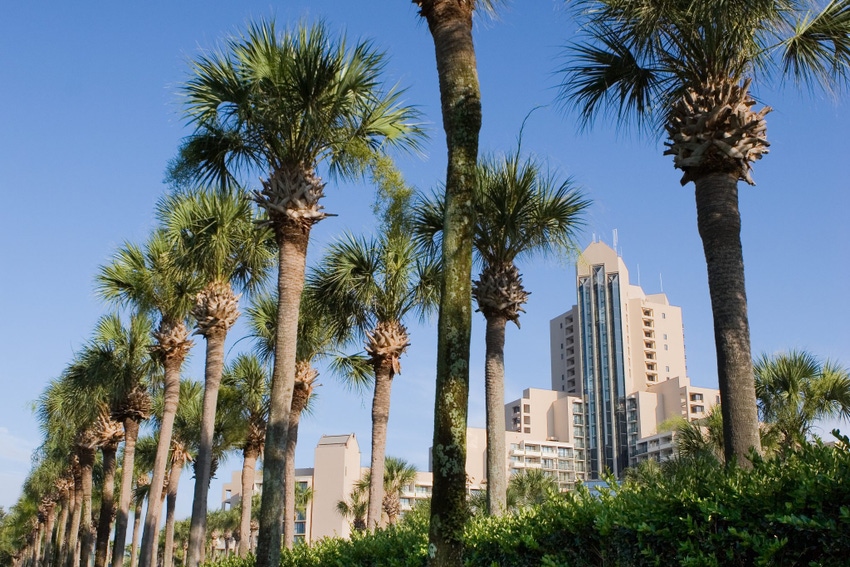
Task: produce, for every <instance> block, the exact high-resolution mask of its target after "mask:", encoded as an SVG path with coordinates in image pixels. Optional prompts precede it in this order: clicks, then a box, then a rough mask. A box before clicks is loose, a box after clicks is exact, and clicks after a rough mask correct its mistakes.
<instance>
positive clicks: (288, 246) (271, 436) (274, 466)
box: [143, 222, 310, 567]
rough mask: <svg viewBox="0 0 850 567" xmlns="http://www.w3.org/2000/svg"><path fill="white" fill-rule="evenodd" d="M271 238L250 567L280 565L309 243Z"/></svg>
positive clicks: (286, 236) (289, 227)
mask: <svg viewBox="0 0 850 567" xmlns="http://www.w3.org/2000/svg"><path fill="white" fill-rule="evenodd" d="M275 235H276V238H277V242H278V246H279V258H278V259H279V261H278V279H277V291H278V316H277V331H276V336H275V352H274V367H273V368H272V381H271V388H270V390H271V391H270V404H269V423H268V429H267V432H266V447H265V458H264V461H263V467H264V468H263V495H262V501H261V505H260V529H259V532H258V534H257V555H256V557H257V560H256V567H278V564H279V563H280V544H281V539H280V538H281V532H282V531H283V514H284V502H283V490H284V487H283V486H281V485H282V484H283V477H284V474H285V471H284V468H285V460H286V437H287V430H288V426H289V413H290V409H291V404H292V391H293V389H294V387H295V356H296V350H295V349H296V344H297V340H298V314H299V311H300V306H301V292H302V290H303V289H304V271H305V267H306V262H307V244H308V243H309V240H310V231H309V229H308V228H304V227H301V226H298V225H295V224H294V223H285V222H281V223H279V225H278V226H276V227H275ZM143 567H148V566H143Z"/></svg>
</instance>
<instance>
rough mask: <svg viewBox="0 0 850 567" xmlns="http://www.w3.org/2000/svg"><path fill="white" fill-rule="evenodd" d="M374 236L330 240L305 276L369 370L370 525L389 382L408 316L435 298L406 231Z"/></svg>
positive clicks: (314, 300) (428, 268)
mask: <svg viewBox="0 0 850 567" xmlns="http://www.w3.org/2000/svg"><path fill="white" fill-rule="evenodd" d="M386 228H387V232H385V233H384V234H382V235H380V236H378V237H376V238H371V239H367V238H357V237H354V236H351V235H348V236H347V237H345V238H344V239H343V240H340V241H339V242H336V243H334V244H333V245H331V247H330V248H329V250H328V252H327V254H326V255H325V256H324V258H323V259H322V260H321V261H320V262H319V265H318V267H317V268H315V269H314V270H313V271H312V272H311V273H310V275H309V277H308V283H307V295H308V297H309V298H311V304H312V305H314V306H315V309H316V310H317V311H318V312H323V313H324V314H325V318H326V320H327V325H328V327H329V328H330V329H331V330H332V332H333V334H334V336H335V337H337V339H338V340H340V341H341V342H345V341H349V340H351V338H352V337H358V338H361V337H362V338H365V340H366V354H367V355H368V360H369V364H370V366H371V367H372V372H373V373H374V384H375V390H374V396H373V398H372V457H371V467H370V470H371V471H372V476H371V479H372V482H371V486H370V487H369V513H368V520H367V522H368V528H369V529H370V530H371V529H374V528H375V527H377V526H378V525H379V524H380V523H381V506H382V503H383V496H384V495H383V491H384V487H383V477H384V475H383V469H384V460H385V454H386V444H387V423H388V421H389V413H390V394H391V390H392V380H393V377H394V376H395V375H396V374H399V373H400V372H401V364H400V362H399V358H400V357H401V355H402V354H403V353H404V352H405V351H406V350H407V347H408V346H410V342H409V336H408V333H407V328H406V327H405V326H404V323H403V321H404V319H405V317H406V316H407V315H408V314H409V313H411V312H414V311H419V312H420V313H423V312H425V311H427V310H429V309H430V308H431V307H433V306H434V305H435V303H436V289H437V286H436V281H437V278H436V274H437V271H436V268H435V266H434V265H433V264H429V263H423V262H420V260H419V258H418V256H417V253H416V252H417V250H416V246H415V244H414V242H413V239H412V238H411V236H410V234H409V232H407V231H404V230H393V227H391V226H390V227H386Z"/></svg>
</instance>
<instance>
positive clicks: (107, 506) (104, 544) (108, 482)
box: [94, 444, 118, 567]
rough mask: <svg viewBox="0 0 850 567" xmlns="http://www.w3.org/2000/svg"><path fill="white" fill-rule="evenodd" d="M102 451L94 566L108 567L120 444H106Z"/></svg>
mask: <svg viewBox="0 0 850 567" xmlns="http://www.w3.org/2000/svg"><path fill="white" fill-rule="evenodd" d="M100 452H101V454H102V455H103V490H102V492H101V498H100V517H99V518H98V521H97V541H96V544H95V551H94V567H106V558H107V554H108V552H109V533H110V532H111V531H112V512H113V508H114V507H115V453H117V452H118V445H117V444H109V445H106V446H104V447H101V448H100Z"/></svg>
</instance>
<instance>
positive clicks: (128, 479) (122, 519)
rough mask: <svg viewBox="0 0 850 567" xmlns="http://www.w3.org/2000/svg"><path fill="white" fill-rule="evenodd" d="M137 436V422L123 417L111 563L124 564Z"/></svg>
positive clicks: (116, 565) (117, 565)
mask: <svg viewBox="0 0 850 567" xmlns="http://www.w3.org/2000/svg"><path fill="white" fill-rule="evenodd" d="M138 437H139V422H138V421H136V420H135V419H133V418H132V417H127V418H124V459H123V461H122V462H121V494H120V495H119V498H118V512H117V515H116V517H115V540H114V543H113V544H112V565H113V566H114V567H121V566H122V565H123V564H124V547H125V545H126V543H127V520H128V518H129V515H130V503H131V500H132V498H133V472H134V470H133V469H134V464H135V460H136V439H138Z"/></svg>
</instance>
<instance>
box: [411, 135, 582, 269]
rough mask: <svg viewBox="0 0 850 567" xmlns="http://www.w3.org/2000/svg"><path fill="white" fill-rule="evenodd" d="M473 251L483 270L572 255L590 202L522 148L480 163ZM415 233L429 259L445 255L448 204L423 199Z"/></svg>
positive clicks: (440, 198) (475, 196)
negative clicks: (529, 259)
mask: <svg viewBox="0 0 850 567" xmlns="http://www.w3.org/2000/svg"><path fill="white" fill-rule="evenodd" d="M474 199H475V210H476V212H477V214H476V222H475V233H474V239H473V249H474V253H475V259H476V262H477V263H478V265H479V266H480V267H482V268H483V267H486V266H508V265H511V264H512V263H514V262H515V261H516V260H517V259H518V258H522V257H523V256H532V255H534V254H544V255H546V254H551V253H555V252H556V251H558V252H573V251H575V250H576V245H575V237H576V235H577V232H578V230H579V229H580V228H581V226H582V224H583V219H582V215H583V214H584V212H585V210H586V209H587V207H588V206H589V205H590V202H589V201H588V200H586V199H585V198H584V197H583V196H582V194H581V192H580V191H579V190H578V189H577V188H576V187H575V185H574V183H573V182H572V180H570V179H564V180H560V181H559V180H558V179H557V177H556V176H555V175H554V174H553V173H551V172H547V171H545V165H544V164H543V163H542V162H541V161H540V160H539V159H536V158H534V157H522V153H521V147H518V148H517V150H516V151H515V152H512V153H510V154H507V155H504V156H488V157H485V158H483V159H481V160H480V162H479V165H478V179H477V183H476V186H475V193H474ZM416 208H417V215H416V217H415V219H414V221H413V230H414V232H415V234H416V238H417V242H418V244H419V245H420V246H422V248H423V249H424V250H425V251H426V253H427V254H428V255H429V256H432V257H434V256H437V255H439V252H440V250H441V247H442V244H441V239H442V231H443V215H444V212H445V211H444V209H445V203H444V201H443V197H442V196H441V195H437V194H435V195H433V196H432V197H431V198H423V197H420V202H419V203H417V207H416Z"/></svg>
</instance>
